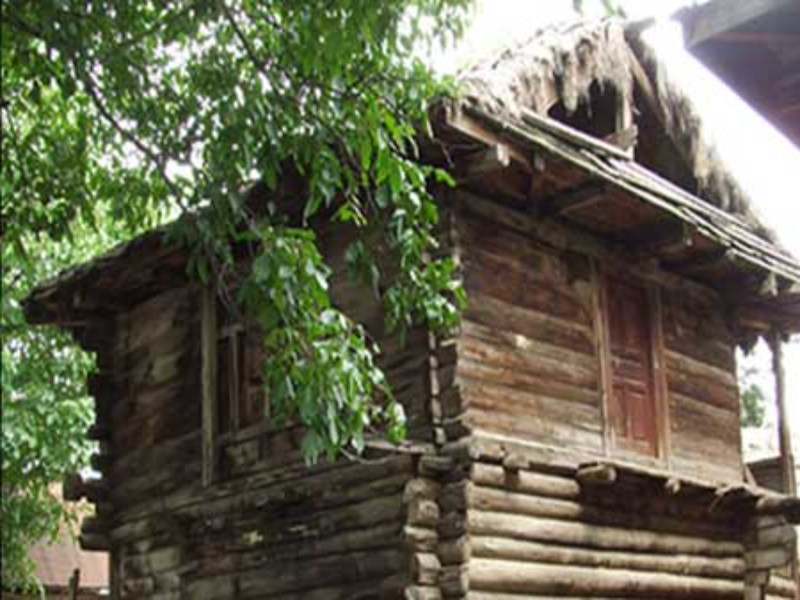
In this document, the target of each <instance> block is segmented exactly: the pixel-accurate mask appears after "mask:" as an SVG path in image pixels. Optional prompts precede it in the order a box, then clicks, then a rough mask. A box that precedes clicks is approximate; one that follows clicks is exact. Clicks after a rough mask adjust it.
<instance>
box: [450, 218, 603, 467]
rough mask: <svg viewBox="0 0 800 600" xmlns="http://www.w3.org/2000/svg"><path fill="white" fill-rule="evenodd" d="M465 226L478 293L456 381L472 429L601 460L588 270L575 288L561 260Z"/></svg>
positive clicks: (462, 233) (468, 269) (472, 222)
mask: <svg viewBox="0 0 800 600" xmlns="http://www.w3.org/2000/svg"><path fill="white" fill-rule="evenodd" d="M457 227H458V237H459V243H460V246H461V249H462V258H463V269H464V278H465V284H466V287H467V291H468V294H469V307H468V309H467V311H466V314H465V315H464V322H463V329H462V333H461V336H460V337H459V340H458V345H459V360H458V369H457V373H458V375H457V379H458V381H459V384H460V387H461V390H462V401H463V402H464V403H465V408H466V411H465V412H466V422H467V424H468V426H469V427H470V428H471V429H472V430H473V431H474V432H475V433H484V434H492V435H505V436H510V437H515V438H518V439H523V440H527V441H532V442H536V443H540V444H550V445H554V446H565V447H570V448H572V449H574V450H585V451H587V452H595V453H597V452H601V451H602V448H603V429H602V413H601V375H600V363H599V361H598V357H597V354H596V349H595V334H594V322H593V316H592V312H593V311H592V306H593V298H592V288H591V285H590V281H589V278H588V269H586V270H585V271H586V272H585V273H584V278H582V279H575V280H571V277H572V275H571V274H570V272H569V270H568V268H567V266H566V263H565V261H564V260H562V257H560V256H559V255H558V254H556V253H554V252H553V251H551V250H549V249H547V248H546V247H544V246H542V245H541V244H537V243H536V242H535V241H534V240H531V239H530V238H529V237H526V236H524V235H522V234H520V233H518V232H515V231H512V230H510V229H508V228H505V227H503V226H502V225H500V224H498V223H494V222H491V221H487V220H485V219H484V220H481V219H478V218H474V217H472V216H470V214H469V213H467V212H460V213H459V215H458V219H457ZM587 264H588V263H587Z"/></svg>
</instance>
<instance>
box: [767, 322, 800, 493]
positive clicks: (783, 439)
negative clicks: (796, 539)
mask: <svg viewBox="0 0 800 600" xmlns="http://www.w3.org/2000/svg"><path fill="white" fill-rule="evenodd" d="M768 343H769V347H770V350H771V352H772V372H773V374H774V376H775V401H776V405H777V411H778V444H779V448H780V452H781V471H782V475H783V491H784V493H787V494H792V495H794V494H796V493H797V482H796V481H795V473H794V455H793V453H792V433H791V429H790V427H789V415H788V414H787V408H786V373H785V371H784V368H783V342H782V340H781V335H780V333H779V332H777V331H772V332H771V333H770V334H769V339H768Z"/></svg>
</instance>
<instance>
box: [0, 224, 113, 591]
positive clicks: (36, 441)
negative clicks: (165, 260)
mask: <svg viewBox="0 0 800 600" xmlns="http://www.w3.org/2000/svg"><path fill="white" fill-rule="evenodd" d="M74 233H75V237H76V238H79V239H80V240H81V243H80V244H73V243H72V242H71V241H69V240H64V241H62V242H52V241H51V242H49V243H48V242H46V241H45V240H43V239H41V238H40V237H39V236H35V235H32V234H27V235H24V236H23V237H22V240H20V242H21V243H22V244H24V245H25V246H28V247H31V248H33V247H34V246H36V254H35V260H27V259H26V258H23V257H21V256H20V255H19V252H18V246H15V245H12V244H8V243H6V242H5V239H4V240H3V244H2V264H3V273H2V316H1V317H0V336H2V342H3V350H2V352H3V353H2V372H1V373H0V388H1V389H2V415H3V418H2V445H0V449H1V451H2V500H1V501H0V514H1V515H2V523H3V527H2V553H3V563H2V564H3V572H2V581H3V587H4V588H5V589H8V588H12V589H19V588H27V587H31V585H32V584H33V582H32V580H31V579H30V577H29V575H30V569H31V567H32V565H31V563H30V561H29V559H28V555H27V551H28V548H29V546H30V545H31V544H32V543H33V542H35V541H36V540H38V539H42V538H45V539H54V538H55V537H56V535H57V534H58V533H59V529H60V527H61V525H62V523H63V522H64V521H65V520H67V521H69V520H70V517H71V514H70V513H69V512H67V510H66V508H65V507H64V505H63V504H62V503H61V502H60V501H59V498H58V497H57V495H55V494H54V489H53V487H52V483H53V482H54V481H58V480H59V479H60V478H61V477H62V476H63V475H64V473H67V472H74V471H77V470H79V469H81V468H83V467H84V466H85V464H86V461H87V459H88V455H89V451H90V445H89V443H88V442H87V441H85V438H84V432H85V431H86V428H87V427H88V425H89V424H90V422H91V420H92V404H91V400H90V399H89V398H88V397H87V395H86V390H85V381H86V375H87V374H88V372H89V371H90V370H91V368H92V363H93V361H92V357H91V356H89V355H87V354H85V353H83V352H81V351H80V350H79V349H78V348H76V347H75V346H74V344H73V343H72V341H71V340H70V339H69V337H68V336H67V335H65V334H64V333H62V332H60V331H57V330H55V329H45V328H34V327H31V326H30V325H28V324H27V323H26V322H25V319H24V316H23V313H22V305H21V301H22V299H23V298H24V297H25V296H26V295H27V294H28V293H29V292H30V290H31V288H32V287H33V286H34V285H35V284H36V283H38V282H40V281H41V280H42V279H45V278H47V277H50V276H52V275H54V274H55V273H56V272H57V271H59V270H61V269H63V268H66V267H67V266H69V265H71V264H74V263H76V262H80V261H83V260H86V259H88V258H89V257H90V256H91V255H93V254H95V253H96V252H99V251H102V250H103V249H105V248H107V247H108V245H109V244H110V243H111V242H112V241H113V240H114V239H116V237H117V236H116V235H114V233H115V232H114V230H113V229H112V228H111V227H110V226H109V225H107V226H106V228H105V229H104V230H103V231H102V232H99V231H93V230H88V229H86V228H85V227H82V226H78V227H76V228H75V230H74Z"/></svg>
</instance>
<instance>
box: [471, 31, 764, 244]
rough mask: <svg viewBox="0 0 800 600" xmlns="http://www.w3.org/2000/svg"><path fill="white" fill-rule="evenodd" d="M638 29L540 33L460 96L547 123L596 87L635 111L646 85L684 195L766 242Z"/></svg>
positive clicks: (488, 67)
mask: <svg viewBox="0 0 800 600" xmlns="http://www.w3.org/2000/svg"><path fill="white" fill-rule="evenodd" d="M639 29H640V27H637V26H635V25H634V26H631V25H629V24H626V23H625V22H624V21H622V20H620V19H617V18H609V19H604V20H601V21H593V22H591V21H590V22H579V23H573V24H562V25H553V26H549V27H545V28H543V29H540V30H539V31H537V32H535V33H534V34H533V35H532V36H531V37H530V38H529V39H527V40H525V41H524V42H522V43H519V44H516V45H514V46H512V47H509V48H507V49H506V50H504V51H502V52H500V53H499V54H497V55H495V56H493V57H490V58H487V59H485V60H483V61H481V62H478V63H477V64H475V65H473V66H471V67H469V68H467V69H466V70H465V71H464V72H462V73H461V74H460V77H459V78H460V81H461V82H462V86H463V93H464V95H465V96H466V97H467V98H468V99H471V100H473V101H475V102H476V103H477V104H478V105H479V106H481V108H483V109H484V110H487V111H488V112H491V113H494V114H495V115H497V116H500V117H502V116H509V117H512V118H515V117H519V116H520V115H521V113H522V111H523V110H525V109H527V110H532V111H534V112H536V113H539V114H542V115H547V113H548V111H549V110H550V109H551V108H552V107H553V106H554V105H556V104H557V103H559V102H561V103H562V104H563V106H564V107H565V108H566V109H567V111H568V112H574V111H575V110H577V109H578V108H579V106H580V105H581V104H589V101H590V96H591V90H592V87H593V85H594V86H595V89H597V88H598V87H599V89H601V90H607V89H611V90H613V91H614V92H615V93H616V95H617V97H618V98H620V99H621V100H623V101H624V102H626V103H629V104H630V105H632V104H633V98H634V93H633V90H634V84H635V79H636V78H637V77H646V78H647V80H648V81H647V82H645V85H647V86H648V87H649V89H650V91H651V92H652V100H653V101H652V103H651V105H649V106H648V108H649V110H653V111H654V112H656V113H657V114H656V116H657V118H658V120H659V121H660V123H661V124H662V126H663V129H664V133H665V134H666V135H667V136H669V138H671V140H672V142H673V143H674V145H675V147H676V149H677V150H678V152H679V153H680V154H681V156H682V159H683V161H684V163H685V164H686V165H687V166H688V167H689V168H690V169H691V174H692V176H693V178H694V181H695V189H693V190H689V191H691V192H694V193H696V194H697V195H699V196H700V197H702V198H703V199H704V200H706V201H708V202H710V203H711V204H713V205H714V206H716V207H718V208H720V209H722V210H725V211H727V212H731V213H734V214H736V215H739V216H740V217H743V218H744V220H745V221H746V222H747V223H749V225H750V226H751V227H752V228H753V230H754V231H758V232H759V233H760V234H761V235H762V236H764V237H768V238H771V237H772V235H771V234H770V233H769V231H768V230H767V228H766V227H764V226H763V225H762V224H761V223H760V222H759V219H758V218H757V216H756V211H755V209H754V208H753V203H752V202H751V201H750V199H749V198H748V197H747V194H746V193H745V192H744V191H743V190H742V188H741V186H740V185H739V184H738V182H737V181H736V179H735V177H734V176H733V175H732V174H731V173H730V172H729V171H728V169H727V168H726V166H725V165H724V163H723V162H722V160H721V159H720V157H719V155H718V153H717V152H716V150H715V149H714V148H713V146H712V145H710V144H709V143H708V142H707V140H706V139H705V138H704V136H703V129H702V126H701V119H700V116H699V114H698V113H697V110H696V109H695V108H694V106H693V104H692V102H691V100H690V98H689V96H688V95H687V94H686V92H685V91H683V90H682V89H680V88H679V87H678V86H677V85H676V84H675V83H674V81H673V80H672V79H671V78H670V74H669V73H668V70H667V69H666V67H665V65H664V64H662V63H661V62H660V61H659V60H658V59H657V58H656V56H655V53H654V52H653V51H652V49H651V48H650V47H649V46H647V45H646V44H645V43H644V42H643V41H642V40H641V39H640V37H639ZM633 108H634V114H635V112H636V111H637V107H633ZM639 108H641V107H639Z"/></svg>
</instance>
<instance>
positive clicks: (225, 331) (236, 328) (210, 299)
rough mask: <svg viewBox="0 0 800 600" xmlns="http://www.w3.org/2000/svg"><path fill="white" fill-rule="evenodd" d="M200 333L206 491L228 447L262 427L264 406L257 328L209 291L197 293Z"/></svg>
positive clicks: (266, 424)
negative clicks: (199, 307) (200, 301)
mask: <svg viewBox="0 0 800 600" xmlns="http://www.w3.org/2000/svg"><path fill="white" fill-rule="evenodd" d="M201 332H202V333H201V344H202V367H201V378H202V390H203V409H202V416H203V425H202V428H203V483H204V484H205V485H209V484H210V483H212V482H213V481H214V480H215V479H216V477H217V471H218V466H219V462H220V456H221V455H222V453H223V450H224V448H225V447H226V446H227V445H228V444H231V443H234V442H235V441H236V440H237V438H238V437H239V435H240V434H242V435H245V434H247V433H248V432H250V430H255V429H263V428H265V427H268V423H267V418H268V417H269V402H268V401H267V398H266V395H265V392H264V385H263V379H262V367H263V361H264V353H263V346H262V340H261V336H260V332H259V329H258V327H257V324H256V323H253V322H251V321H249V320H246V319H244V318H243V317H241V316H239V315H237V314H236V313H235V312H234V311H231V310H230V309H229V308H228V306H227V305H226V304H225V303H223V302H221V301H220V300H219V299H218V297H217V294H216V292H215V291H214V290H213V289H210V288H209V289H205V290H204V291H203V301H202V311H201Z"/></svg>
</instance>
